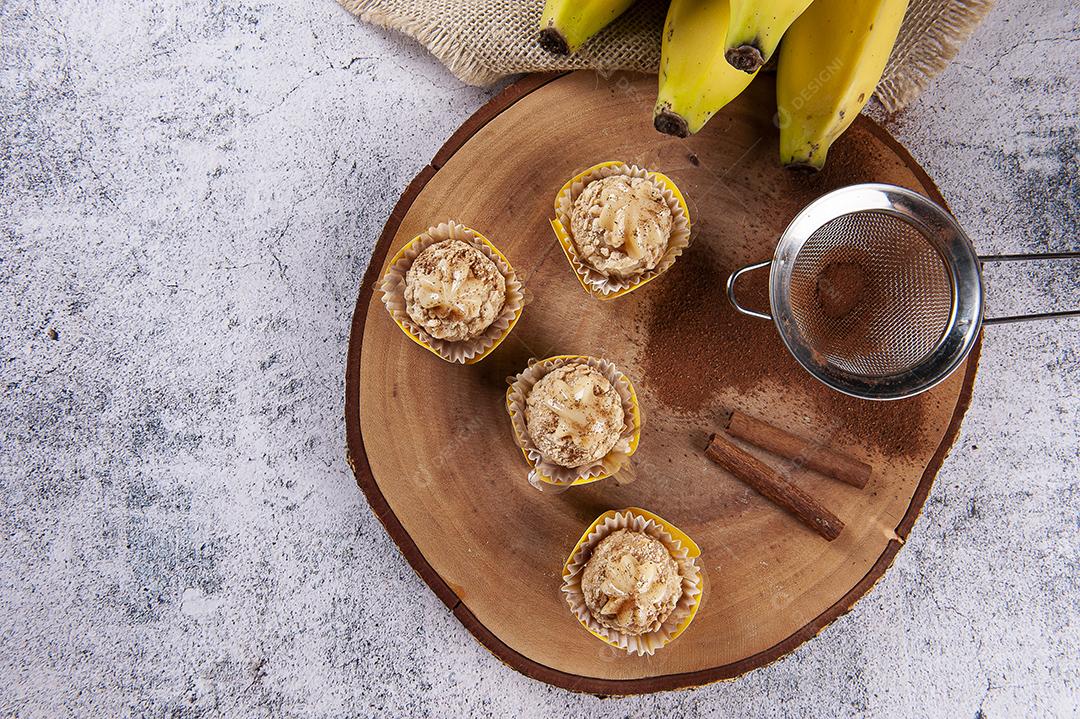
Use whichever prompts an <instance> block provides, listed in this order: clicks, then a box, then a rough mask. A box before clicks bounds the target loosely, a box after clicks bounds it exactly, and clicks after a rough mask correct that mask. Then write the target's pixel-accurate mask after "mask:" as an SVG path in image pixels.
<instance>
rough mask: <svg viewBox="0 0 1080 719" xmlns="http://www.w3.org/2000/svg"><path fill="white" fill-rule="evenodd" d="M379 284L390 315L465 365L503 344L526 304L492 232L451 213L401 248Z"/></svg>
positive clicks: (422, 341) (411, 334)
mask: <svg viewBox="0 0 1080 719" xmlns="http://www.w3.org/2000/svg"><path fill="white" fill-rule="evenodd" d="M380 289H381V291H382V300H383V304H385V305H386V309H387V310H388V311H389V312H390V316H391V317H392V318H393V320H394V322H395V323H397V326H398V327H400V328H401V330H402V331H403V332H404V333H405V334H406V335H408V336H409V338H410V339H412V340H413V341H414V342H416V343H417V344H418V345H420V346H421V347H424V348H426V349H428V350H430V351H431V352H434V353H435V354H437V355H438V356H439V357H441V358H443V359H444V360H446V361H447V362H458V363H463V364H473V363H474V362H479V361H480V360H482V359H483V358H484V357H486V356H487V355H489V354H490V353H491V352H492V350H494V349H495V348H496V347H498V346H499V343H500V342H502V341H503V340H504V339H506V337H507V335H509V334H510V331H511V330H512V329H513V328H514V325H515V324H516V323H517V321H518V318H520V317H521V310H522V308H523V307H524V306H525V296H524V293H523V291H522V285H521V281H520V280H519V279H518V276H517V274H516V273H515V272H514V268H513V267H511V265H510V261H509V260H507V259H506V257H505V256H503V254H502V253H501V252H499V250H498V249H496V247H495V245H493V244H491V242H489V241H488V239H487V238H486V237H484V236H483V235H481V234H480V233H479V232H477V231H476V230H473V229H471V228H469V227H466V226H464V225H461V224H458V223H457V222H454V221H453V220H450V221H449V222H444V223H442V224H440V225H437V226H435V227H431V228H428V230H427V232H425V233H423V234H421V235H419V236H417V237H415V238H413V240H412V241H411V242H409V243H408V244H407V245H405V246H404V247H402V248H401V251H400V252H398V253H397V254H396V255H395V256H394V259H393V260H391V262H390V269H388V270H387V271H386V275H385V276H384V277H383V280H382V284H381V286H380Z"/></svg>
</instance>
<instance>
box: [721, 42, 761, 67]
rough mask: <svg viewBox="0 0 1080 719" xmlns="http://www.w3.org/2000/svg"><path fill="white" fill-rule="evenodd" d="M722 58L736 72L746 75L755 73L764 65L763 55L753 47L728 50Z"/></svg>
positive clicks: (747, 46) (744, 46)
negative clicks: (740, 71) (745, 73)
mask: <svg viewBox="0 0 1080 719" xmlns="http://www.w3.org/2000/svg"><path fill="white" fill-rule="evenodd" d="M724 58H725V59H726V60H727V61H728V64H730V65H731V66H732V67H733V68H735V69H736V70H742V71H743V72H747V73H754V72H757V70H758V68H760V67H761V66H762V65H764V64H765V55H764V54H763V53H762V52H761V50H760V49H759V48H756V47H754V46H753V45H739V46H738V47H733V48H729V49H728V51H727V52H725V53H724Z"/></svg>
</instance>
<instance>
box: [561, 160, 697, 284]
mask: <svg viewBox="0 0 1080 719" xmlns="http://www.w3.org/2000/svg"><path fill="white" fill-rule="evenodd" d="M612 175H627V176H629V177H640V178H646V179H651V180H652V181H653V182H655V183H656V184H657V186H658V187H659V188H660V191H661V195H663V197H664V201H665V202H667V204H668V207H669V208H670V209H671V219H672V230H671V238H670V239H669V240H668V247H667V250H666V251H665V252H664V255H663V257H661V258H660V262H658V263H657V265H656V267H654V268H653V269H651V270H648V271H647V272H643V273H641V274H640V275H638V276H637V277H631V278H618V277H608V276H607V275H604V274H602V273H600V272H597V271H596V270H594V269H593V268H591V267H589V266H588V265H587V264H585V262H584V261H583V260H582V259H581V257H580V256H579V255H578V251H577V246H576V245H575V244H574V240H573V238H572V237H571V234H570V231H569V229H568V228H569V227H570V212H571V210H572V208H573V206H574V201H575V200H576V199H577V197H578V195H580V194H581V192H582V190H584V189H585V186H586V185H588V184H589V183H590V182H592V181H593V180H599V179H602V178H604V177H610V176H612ZM551 229H553V230H554V231H555V237H556V238H558V240H559V246H560V247H562V251H563V254H564V255H565V256H566V259H567V261H568V262H569V263H570V269H571V270H573V272H574V276H575V277H577V279H578V282H579V283H580V284H581V287H582V288H583V289H584V290H585V291H586V292H588V293H589V294H591V295H592V296H594V297H596V298H598V299H601V300H612V299H615V298H616V297H621V296H623V295H625V294H627V293H629V292H633V291H634V290H636V289H637V288H639V287H641V286H642V285H644V284H647V283H649V282H652V281H653V280H655V279H656V278H657V277H659V276H660V275H662V274H663V273H664V272H666V271H668V270H669V269H671V266H672V265H674V264H675V260H676V259H678V258H679V256H680V255H681V254H682V253H683V251H684V250H686V248H687V247H689V246H690V208H689V207H687V205H686V198H684V197H683V195H682V192H680V191H679V188H678V187H676V186H675V183H674V182H672V180H671V178H669V177H668V176H667V175H664V174H663V173H660V172H651V171H649V170H646V169H644V168H641V167H638V166H637V165H628V164H626V163H625V162H618V161H609V162H601V163H600V164H598V165H593V166H592V167H590V168H589V169H587V170H585V171H584V172H579V173H578V174H577V175H575V176H574V177H572V178H570V180H569V181H568V182H567V183H566V184H565V185H563V186H562V189H560V190H559V194H557V195H556V196H555V219H553V220H551Z"/></svg>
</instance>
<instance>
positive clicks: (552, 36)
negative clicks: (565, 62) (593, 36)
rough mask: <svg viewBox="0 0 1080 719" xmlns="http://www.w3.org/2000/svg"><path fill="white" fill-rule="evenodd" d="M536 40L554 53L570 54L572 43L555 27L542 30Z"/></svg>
mask: <svg viewBox="0 0 1080 719" xmlns="http://www.w3.org/2000/svg"><path fill="white" fill-rule="evenodd" d="M536 41H537V42H538V43H540V47H542V48H544V49H545V50H547V51H548V52H550V53H552V54H554V55H569V54H570V45H569V43H567V42H566V38H565V37H563V34H562V33H561V32H559V31H558V30H556V29H555V28H553V27H546V28H544V29H543V30H541V31H540V34H539V35H538V36H537V38H536Z"/></svg>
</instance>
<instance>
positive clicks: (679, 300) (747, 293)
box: [638, 238, 926, 456]
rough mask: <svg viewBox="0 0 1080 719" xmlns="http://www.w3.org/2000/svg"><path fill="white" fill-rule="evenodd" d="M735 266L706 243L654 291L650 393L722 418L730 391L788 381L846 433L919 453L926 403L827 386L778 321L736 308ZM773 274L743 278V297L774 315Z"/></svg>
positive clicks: (794, 393)
mask: <svg viewBox="0 0 1080 719" xmlns="http://www.w3.org/2000/svg"><path fill="white" fill-rule="evenodd" d="M734 269H735V268H734V267H726V266H723V264H722V263H721V262H720V261H719V260H718V259H717V257H716V256H715V254H714V253H713V251H712V250H711V248H709V246H708V245H707V244H706V241H705V240H704V238H702V239H699V240H698V241H697V243H696V244H695V245H693V246H692V247H691V248H690V249H689V250H687V252H686V253H685V254H684V255H683V256H682V257H681V258H680V259H679V261H678V262H676V263H675V264H674V266H673V267H672V268H671V269H670V270H668V272H667V273H666V274H665V275H664V276H663V277H661V278H659V279H657V280H656V281H655V282H653V283H650V285H649V286H648V288H647V289H646V290H645V291H649V292H652V293H653V294H654V296H653V297H652V298H651V300H650V301H649V302H646V303H643V304H642V305H641V310H640V311H641V315H640V316H639V317H638V320H639V322H640V323H641V325H642V327H641V329H642V330H643V334H644V335H645V337H646V341H645V345H644V347H643V348H642V366H643V368H644V370H645V377H644V378H643V380H644V382H646V383H647V384H648V387H649V390H650V394H651V396H652V397H653V398H654V399H655V400H657V401H659V402H661V403H663V404H664V405H665V406H666V408H667V409H668V410H670V411H672V412H674V413H676V414H679V415H683V416H700V417H702V418H706V417H714V416H715V414H716V413H717V412H718V411H720V410H722V409H723V408H722V407H719V406H718V405H717V401H716V398H717V394H718V392H719V390H720V389H721V388H729V389H733V390H735V391H736V392H739V393H744V394H748V393H752V392H753V391H754V390H755V389H757V388H759V387H761V386H764V385H766V384H772V385H779V386H780V387H782V388H783V391H784V393H785V395H786V396H788V397H790V401H791V402H792V403H797V404H804V405H806V404H808V405H809V406H810V407H811V408H812V411H811V413H812V414H813V415H816V416H820V417H822V420H823V421H824V422H828V423H829V424H830V426H833V427H835V428H836V430H837V431H838V432H840V433H842V434H844V435H845V436H846V437H848V438H850V439H853V440H855V441H863V442H865V443H868V444H870V445H872V446H873V447H876V448H878V449H879V450H881V451H882V452H883V453H884V454H886V455H890V456H897V455H903V456H908V455H911V454H913V453H914V452H915V451H916V450H917V449H918V447H919V446H920V433H919V431H918V430H919V428H920V426H921V423H922V420H923V413H924V407H925V402H926V398H925V396H918V397H913V398H911V399H906V400H897V401H893V402H873V401H870V400H861V399H856V398H854V397H848V396H847V395H844V394H841V393H839V392H836V391H834V390H831V389H829V388H828V387H826V386H825V385H823V384H821V383H820V382H818V381H817V380H815V379H814V378H813V377H811V376H810V374H809V373H807V372H806V370H804V369H803V368H802V367H801V366H800V365H799V364H798V363H797V362H796V361H795V360H794V359H793V358H792V357H791V355H790V354H789V353H788V351H787V348H786V347H784V344H783V342H782V341H781V340H780V337H779V335H778V334H777V330H776V326H775V325H774V324H773V323H772V322H767V321H765V320H760V319H755V318H753V317H746V316H744V315H742V314H739V313H738V312H736V310H735V309H734V308H733V307H732V306H731V304H730V302H728V298H727V291H726V288H725V283H726V281H727V277H728V275H729V274H730V273H731V272H732V271H733V270H734ZM767 276H768V272H767V271H761V272H755V273H750V274H748V275H745V276H744V277H743V278H742V279H741V280H740V281H739V287H738V290H739V299H740V302H741V303H742V304H743V305H744V306H747V307H750V308H753V309H758V310H762V311H768V307H769V302H768V284H767Z"/></svg>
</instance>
